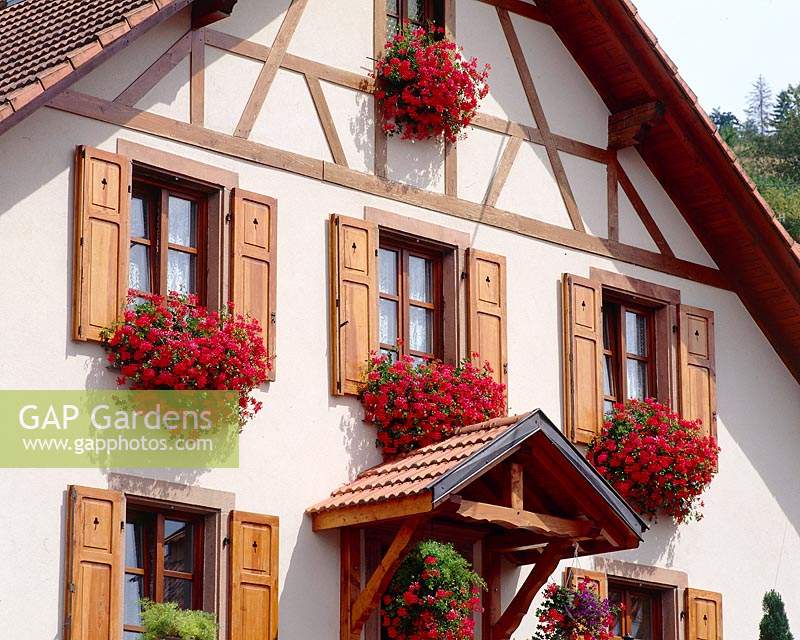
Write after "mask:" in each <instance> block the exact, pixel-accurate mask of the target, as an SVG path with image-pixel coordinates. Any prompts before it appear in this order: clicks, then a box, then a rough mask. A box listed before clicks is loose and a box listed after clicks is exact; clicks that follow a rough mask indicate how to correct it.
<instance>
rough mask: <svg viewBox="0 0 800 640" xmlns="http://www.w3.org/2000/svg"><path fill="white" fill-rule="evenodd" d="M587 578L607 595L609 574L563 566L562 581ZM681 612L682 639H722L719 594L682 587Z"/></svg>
mask: <svg viewBox="0 0 800 640" xmlns="http://www.w3.org/2000/svg"><path fill="white" fill-rule="evenodd" d="M584 579H586V580H588V581H589V583H590V585H591V588H593V589H594V590H595V591H596V593H597V594H598V596H599V597H600V598H608V576H607V575H606V574H605V573H602V572H599V571H584V570H582V569H574V568H571V569H565V570H564V585H565V586H568V587H572V588H573V589H574V588H576V587H577V585H578V582H580V581H582V580H584ZM683 614H684V615H681V616H680V617H681V619H683V620H684V623H685V625H686V627H685V629H686V635H685V640H722V594H721V593H716V592H714V591H705V590H703V589H686V590H685V591H684V601H683Z"/></svg>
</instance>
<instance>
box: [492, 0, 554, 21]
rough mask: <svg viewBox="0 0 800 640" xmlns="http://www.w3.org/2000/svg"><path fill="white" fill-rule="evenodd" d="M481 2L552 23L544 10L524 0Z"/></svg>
mask: <svg viewBox="0 0 800 640" xmlns="http://www.w3.org/2000/svg"><path fill="white" fill-rule="evenodd" d="M481 2H485V3H486V4H491V5H494V6H495V7H499V8H502V9H505V10H506V11H510V12H511V13H516V14H518V15H521V16H525V17H526V18H530V19H531V20H536V22H542V23H544V24H550V18H549V17H548V16H547V14H546V13H545V12H544V11H542V10H541V9H540V8H539V7H537V6H535V5H532V4H530V3H529V2H525V1H524V0H481Z"/></svg>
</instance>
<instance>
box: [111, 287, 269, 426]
mask: <svg viewBox="0 0 800 640" xmlns="http://www.w3.org/2000/svg"><path fill="white" fill-rule="evenodd" d="M102 336H103V342H104V344H105V346H106V349H107V350H108V361H109V362H110V363H111V365H112V366H114V367H117V368H119V369H120V372H121V375H120V376H119V377H118V378H117V384H119V385H120V386H122V385H126V384H127V385H128V387H129V388H131V389H146V390H152V389H172V390H226V391H238V392H239V419H240V423H241V424H242V425H243V424H244V423H245V422H246V421H247V420H249V419H250V418H252V417H253V416H254V415H255V414H256V413H257V412H258V411H259V410H260V409H261V402H259V401H257V400H256V399H255V398H253V397H252V395H251V393H252V391H253V389H255V388H256V387H258V386H259V385H261V384H263V383H264V382H266V381H267V375H268V372H269V369H270V362H269V358H268V356H267V352H266V349H265V347H264V341H263V338H262V335H261V327H260V325H259V324H258V321H256V320H253V319H250V318H244V317H243V316H241V315H238V314H234V313H233V305H232V304H230V305H228V307H227V308H225V309H223V310H222V311H211V312H209V311H208V310H206V309H205V308H204V307H201V306H198V305H197V298H196V297H195V296H180V295H178V294H174V293H172V294H170V295H169V296H168V297H166V298H164V297H162V296H156V295H150V294H142V293H138V292H134V291H131V292H130V297H129V306H128V309H126V311H125V313H124V316H123V319H122V320H120V321H118V322H116V323H114V324H113V325H111V326H110V327H108V328H106V329H104V330H103V333H102Z"/></svg>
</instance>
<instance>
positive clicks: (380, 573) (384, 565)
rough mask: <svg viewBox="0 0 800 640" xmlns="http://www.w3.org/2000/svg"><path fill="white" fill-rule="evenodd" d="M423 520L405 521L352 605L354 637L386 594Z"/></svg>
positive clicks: (352, 630) (352, 632) (415, 518)
mask: <svg viewBox="0 0 800 640" xmlns="http://www.w3.org/2000/svg"><path fill="white" fill-rule="evenodd" d="M424 519H425V518H424V517H423V516H416V517H413V518H409V519H407V520H406V521H405V522H404V523H403V525H402V526H401V527H400V530H399V531H398V532H397V534H396V535H395V536H394V540H392V544H391V545H389V549H388V551H386V555H384V556H383V558H382V559H381V561H380V564H379V565H378V567H377V568H376V569H375V572H374V573H373V574H372V576H371V577H370V579H369V580H368V581H367V585H366V586H365V587H364V590H363V591H362V592H361V593H360V594H358V598H356V601H355V602H354V603H353V607H352V609H351V613H350V633H351V634H354V635H355V634H358V633H359V631H361V627H363V626H364V623H365V622H366V621H367V618H369V616H370V614H371V613H372V611H373V609H375V607H376V606H377V604H378V602H379V600H380V599H381V596H383V594H384V593H385V592H386V589H387V588H388V587H389V583H390V582H391V581H392V577H394V572H395V570H396V569H397V567H398V565H399V564H400V561H401V560H402V559H403V554H404V553H405V551H406V549H408V547H409V545H410V544H411V542H412V540H413V539H414V533H415V532H416V531H417V528H418V527H419V525H420V524H421V523H422V522H423V521H424Z"/></svg>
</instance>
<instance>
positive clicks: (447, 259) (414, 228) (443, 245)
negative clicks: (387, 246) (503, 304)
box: [364, 207, 470, 364]
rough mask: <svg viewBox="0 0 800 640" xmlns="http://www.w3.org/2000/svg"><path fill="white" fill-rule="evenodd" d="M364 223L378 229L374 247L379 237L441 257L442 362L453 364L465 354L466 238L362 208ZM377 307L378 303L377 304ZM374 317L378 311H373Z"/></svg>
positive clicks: (412, 220)
mask: <svg viewBox="0 0 800 640" xmlns="http://www.w3.org/2000/svg"><path fill="white" fill-rule="evenodd" d="M364 219H365V220H367V221H369V222H372V223H375V224H376V225H377V226H378V242H377V246H382V237H383V236H384V235H387V236H388V237H391V238H393V239H402V240H405V241H406V242H411V243H413V244H414V246H420V247H423V248H425V249H427V250H429V251H436V252H438V254H439V255H440V256H441V264H442V268H441V291H442V320H441V328H442V349H441V352H442V356H441V357H442V360H443V361H444V362H448V363H450V364H455V363H456V362H458V361H459V360H461V359H462V358H463V357H464V355H465V353H466V310H465V307H464V301H465V300H466V289H465V282H466V280H465V279H464V275H463V274H465V273H466V264H467V263H466V252H467V247H468V246H469V243H470V237H469V234H467V233H464V232H462V231H456V230H454V229H450V228H448V227H442V226H440V225H436V224H433V223H430V222H425V221H422V220H417V219H415V218H409V217H407V216H403V215H400V214H397V213H393V212H391V211H385V210H383V209H376V208H373V207H364ZM379 304H380V303H379ZM376 313H377V314H378V317H379V315H380V307H379V308H378V309H376Z"/></svg>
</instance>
